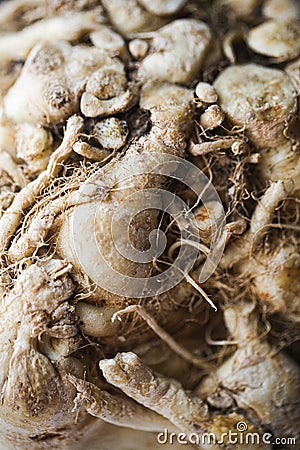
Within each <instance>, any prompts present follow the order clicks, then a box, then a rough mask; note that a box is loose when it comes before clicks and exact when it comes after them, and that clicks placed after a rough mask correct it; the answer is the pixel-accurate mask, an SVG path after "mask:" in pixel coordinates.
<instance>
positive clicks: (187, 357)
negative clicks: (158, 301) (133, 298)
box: [112, 305, 212, 371]
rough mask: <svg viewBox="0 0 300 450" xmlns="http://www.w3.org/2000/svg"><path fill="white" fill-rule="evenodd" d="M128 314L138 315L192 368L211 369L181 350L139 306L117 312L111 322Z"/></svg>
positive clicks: (207, 364)
mask: <svg viewBox="0 0 300 450" xmlns="http://www.w3.org/2000/svg"><path fill="white" fill-rule="evenodd" d="M129 313H138V314H139V315H140V316H141V317H142V319H143V320H145V322H146V323H147V325H148V326H149V327H150V328H151V329H152V330H153V331H154V333H156V334H157V336H159V337H160V338H161V339H162V340H163V341H164V342H165V343H166V344H167V345H168V346H169V347H170V348H171V350H173V351H174V353H176V354H177V355H179V356H181V357H182V358H183V359H185V360H186V361H188V362H189V363H191V364H193V365H194V366H196V367H199V369H204V370H208V371H210V370H211V369H212V365H211V364H209V363H207V362H206V361H204V360H203V359H202V358H199V357H197V356H195V355H193V354H192V353H190V352H189V351H188V350H186V349H185V348H183V347H182V346H181V345H180V344H178V342H176V341H175V339H174V338H173V337H172V336H171V335H170V334H169V333H167V332H166V331H165V330H164V329H163V328H162V327H161V326H160V325H158V323H157V322H156V320H154V319H153V317H152V316H151V315H150V314H149V313H148V312H147V311H146V309H145V308H144V307H143V306H141V305H131V306H127V307H126V308H124V309H121V310H120V311H117V312H116V313H115V314H113V316H112V321H115V320H117V319H118V320H121V318H120V316H122V315H124V314H129Z"/></svg>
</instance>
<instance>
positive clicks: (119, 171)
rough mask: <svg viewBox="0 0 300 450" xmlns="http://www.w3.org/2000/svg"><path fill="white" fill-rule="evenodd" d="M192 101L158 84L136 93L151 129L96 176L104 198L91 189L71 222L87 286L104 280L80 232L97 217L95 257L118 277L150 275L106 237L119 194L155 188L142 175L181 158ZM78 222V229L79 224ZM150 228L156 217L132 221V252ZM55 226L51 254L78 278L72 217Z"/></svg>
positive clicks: (103, 270) (154, 183) (147, 266)
mask: <svg viewBox="0 0 300 450" xmlns="http://www.w3.org/2000/svg"><path fill="white" fill-rule="evenodd" d="M192 98H193V95H192V91H190V90H188V89H185V88H181V87H177V86H174V85H170V84H161V85H159V86H157V85H154V84H149V85H145V86H144V88H143V90H142V92H141V99H140V106H141V107H142V108H143V109H145V110H149V111H150V113H151V120H152V124H153V126H152V129H151V131H150V132H149V133H148V135H146V136H143V137H141V138H140V139H139V140H137V141H136V142H133V143H132V144H131V145H130V147H129V148H128V150H127V153H126V155H125V156H123V157H122V158H120V159H117V160H115V161H113V162H111V163H110V164H108V165H106V166H105V167H104V169H103V170H102V172H101V184H102V183H103V185H104V186H107V189H108V191H107V196H105V197H104V200H103V201H101V200H100V201H99V200H98V199H97V198H98V197H99V195H98V196H97V193H96V192H95V188H92V187H91V188H92V191H91V193H90V195H91V198H93V195H94V198H95V199H96V200H91V201H89V202H88V203H87V204H83V205H82V206H77V208H76V211H77V213H78V212H79V213H80V216H77V222H76V227H77V229H78V226H79V228H80V230H81V231H80V232H79V234H78V237H80V239H81V240H82V237H83V236H85V237H84V239H83V240H82V245H84V246H85V248H86V247H87V246H88V247H89V249H90V250H89V254H88V255H87V254H86V256H88V257H87V258H86V257H84V255H85V253H83V254H82V255H81V256H82V257H84V267H85V270H87V267H88V268H89V269H88V275H89V276H90V277H91V278H92V279H93V280H100V278H101V276H106V277H107V276H108V275H107V274H106V272H107V268H106V264H105V263H104V261H103V260H102V258H100V257H99V249H98V248H97V247H96V248H95V246H94V245H93V240H94V237H93V236H90V235H86V232H85V230H86V221H87V220H89V221H91V222H90V223H94V218H95V214H96V217H97V221H96V222H95V224H96V227H95V230H94V231H95V236H96V240H97V243H99V244H98V245H99V246H100V249H101V253H102V254H104V255H105V259H106V261H107V262H108V263H109V264H110V265H111V266H112V267H113V268H114V269H115V270H116V271H117V272H118V273H123V274H126V275H127V276H130V277H132V276H137V275H138V277H142V278H143V277H145V276H146V277H147V276H149V273H150V272H151V270H152V263H150V264H149V263H148V264H141V263H137V262H134V261H129V260H128V259H126V258H124V257H123V256H122V255H121V254H120V253H119V252H118V251H117V250H116V249H115V248H114V243H113V240H112V235H111V220H112V217H113V214H114V211H116V210H117V209H118V208H119V207H120V205H121V204H123V203H124V202H123V200H124V194H125V195H126V196H128V195H130V194H132V193H134V192H136V191H138V190H139V189H145V188H151V187H155V188H159V186H160V183H161V181H160V179H159V177H158V176H155V177H154V176H153V175H151V173H150V174H149V173H147V172H149V171H150V172H151V169H152V168H153V167H154V166H155V165H156V164H157V163H158V162H159V160H160V159H159V158H161V156H160V155H162V154H164V153H171V154H177V155H182V153H183V151H184V147H185V139H186V137H187V136H188V133H189V130H188V128H187V126H186V117H187V116H188V115H189V114H190V112H191V108H192ZM162 130H164V132H162ZM165 130H167V132H165ZM137 154H139V155H145V158H143V160H142V161H141V162H140V164H142V167H143V175H142V176H139V177H136V179H135V180H132V181H130V180H128V179H127V178H128V176H129V175H130V172H131V168H130V166H131V161H132V160H131V157H132V155H137ZM161 178H162V177H161ZM123 180H125V181H123ZM115 187H117V189H115ZM93 192H94V193H93ZM79 198H80V197H79ZM141 206H142V205H141ZM78 208H79V209H78ZM123 208H125V206H123ZM79 220H81V221H82V223H80V224H79ZM156 223H157V212H156V211H154V212H151V211H150V212H149V211H147V210H146V211H145V212H143V213H141V214H139V216H138V217H137V219H134V222H133V224H132V225H131V226H132V228H131V233H132V235H131V236H132V239H133V240H134V246H135V247H136V248H139V249H142V248H144V246H145V237H146V236H149V233H150V232H151V230H152V229H153V228H155V224H156ZM61 224H62V225H61V230H60V232H59V237H58V243H57V251H58V252H59V254H60V255H61V256H62V257H64V258H66V259H67V260H68V261H70V262H72V264H73V265H74V267H76V268H77V269H78V270H79V271H80V272H82V271H83V273H84V270H83V268H82V263H81V262H79V261H78V258H77V256H76V252H75V249H74V244H73V242H72V238H71V236H72V235H71V229H72V228H71V227H72V216H71V215H70V214H69V212H68V213H67V214H65V215H63V216H62V219H61ZM117 233H118V236H119V235H120V236H121V235H122V234H124V230H123V228H122V224H120V229H118V231H117ZM76 236H77V235H76ZM80 242H81V241H80ZM76 245H78V244H76ZM100 274H102V275H100ZM100 284H101V283H100ZM102 296H103V298H107V299H110V298H111V294H110V293H107V292H102Z"/></svg>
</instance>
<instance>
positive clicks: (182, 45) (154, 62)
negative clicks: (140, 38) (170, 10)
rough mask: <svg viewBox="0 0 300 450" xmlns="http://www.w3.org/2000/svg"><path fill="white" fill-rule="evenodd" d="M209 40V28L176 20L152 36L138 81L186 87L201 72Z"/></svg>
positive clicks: (184, 20) (191, 21)
mask: <svg viewBox="0 0 300 450" xmlns="http://www.w3.org/2000/svg"><path fill="white" fill-rule="evenodd" d="M211 40H212V37H211V32H210V29H209V27H208V26H207V25H206V24H205V23H204V22H200V21H196V20H192V19H180V20H176V21H174V22H172V23H171V24H169V25H166V26H165V27H163V28H160V30H158V31H157V32H156V33H154V37H153V40H152V42H151V45H150V54H149V55H148V56H146V57H145V58H144V59H143V61H142V63H141V66H140V69H139V78H140V79H141V80H143V81H144V80H149V79H157V80H160V81H167V82H172V83H180V84H187V83H189V82H190V81H192V80H193V79H194V78H195V77H196V76H197V75H198V73H199V71H200V70H201V68H202V65H203V62H204V58H205V56H206V54H207V52H208V50H209V48H210V45H211Z"/></svg>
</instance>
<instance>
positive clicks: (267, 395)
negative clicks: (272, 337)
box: [199, 303, 300, 440]
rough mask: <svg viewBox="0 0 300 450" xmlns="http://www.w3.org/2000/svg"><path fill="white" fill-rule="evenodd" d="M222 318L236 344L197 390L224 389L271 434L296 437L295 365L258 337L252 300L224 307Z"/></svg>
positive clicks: (299, 377) (298, 385)
mask: <svg viewBox="0 0 300 450" xmlns="http://www.w3.org/2000/svg"><path fill="white" fill-rule="evenodd" d="M225 319H226V324H227V327H228V330H229V332H230V334H231V336H232V338H233V339H234V340H235V341H237V342H238V348H237V350H236V352H235V353H234V355H233V356H232V357H230V358H229V359H228V360H227V361H226V362H225V363H224V364H223V365H222V366H221V367H219V368H218V369H217V372H216V374H215V375H211V376H210V377H208V379H207V380H206V381H205V382H204V383H203V384H202V385H201V386H200V388H199V393H201V395H204V396H205V397H207V396H210V395H212V394H213V393H214V392H217V391H220V390H221V391H222V389H224V390H225V391H226V392H228V393H230V395H232V396H233V398H234V399H235V400H236V402H237V405H238V406H239V407H240V408H242V409H244V410H247V411H249V412H251V411H252V412H254V414H256V417H257V418H258V419H259V420H260V421H261V423H264V424H265V425H267V426H269V427H270V429H271V430H272V432H273V433H274V434H275V435H277V436H292V437H295V438H296V440H297V439H299V429H298V428H297V425H296V424H297V423H299V420H300V417H299V411H300V410H299V395H298V394H299V389H300V371H299V367H298V366H297V365H296V364H295V363H294V362H293V361H292V360H290V359H289V358H288V357H287V356H285V355H283V354H282V353H279V354H273V353H272V348H271V346H270V345H269V344H268V343H267V342H266V339H264V338H263V337H260V331H259V329H258V327H259V325H258V324H259V319H258V315H257V313H256V312H255V311H254V305H253V304H250V303H249V304H247V303H239V304H235V305H234V306H232V307H227V308H226V309H225ZM287 417H289V420H288V421H287V420H286V418H287Z"/></svg>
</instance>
